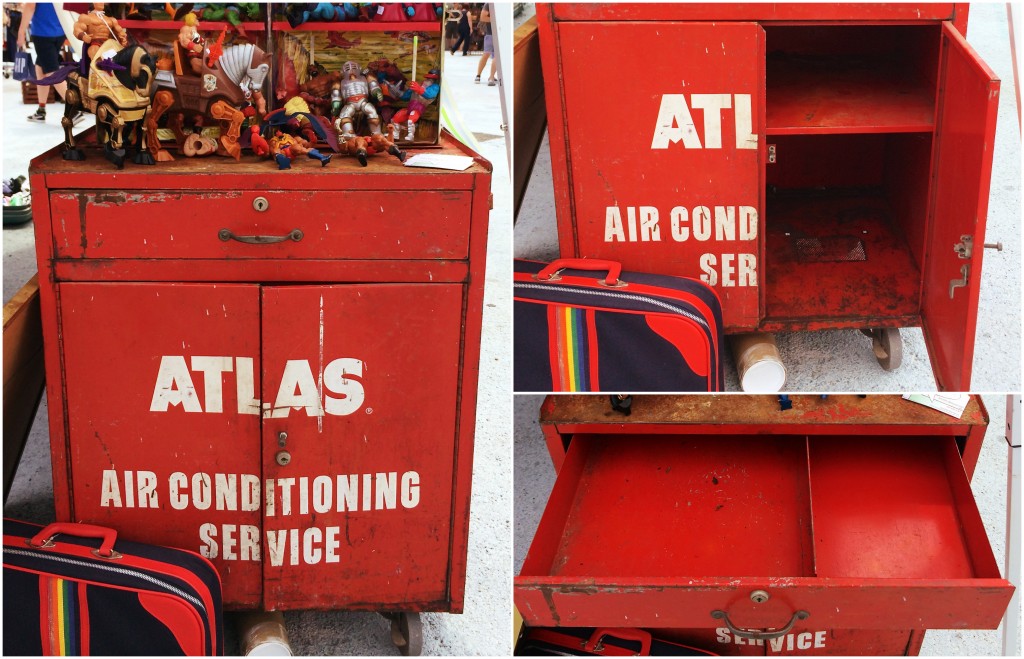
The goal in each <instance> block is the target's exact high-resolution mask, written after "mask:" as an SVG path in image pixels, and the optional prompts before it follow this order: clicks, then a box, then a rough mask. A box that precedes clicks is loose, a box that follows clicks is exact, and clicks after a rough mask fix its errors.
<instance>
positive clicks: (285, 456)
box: [274, 451, 292, 467]
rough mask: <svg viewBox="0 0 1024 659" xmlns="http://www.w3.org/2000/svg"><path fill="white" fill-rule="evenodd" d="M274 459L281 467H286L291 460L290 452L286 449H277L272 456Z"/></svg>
mask: <svg viewBox="0 0 1024 659" xmlns="http://www.w3.org/2000/svg"><path fill="white" fill-rule="evenodd" d="M274 460H276V461H277V464H279V465H281V466H282V467H287V466H288V463H289V462H291V461H292V454H291V453H289V452H288V451H278V452H277V455H275V456H274Z"/></svg>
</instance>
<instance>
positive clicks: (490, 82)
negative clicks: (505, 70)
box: [487, 78, 498, 87]
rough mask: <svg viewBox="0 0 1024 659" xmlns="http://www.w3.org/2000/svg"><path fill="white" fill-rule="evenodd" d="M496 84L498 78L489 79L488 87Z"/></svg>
mask: <svg viewBox="0 0 1024 659" xmlns="http://www.w3.org/2000/svg"><path fill="white" fill-rule="evenodd" d="M496 84H498V81H497V80H495V79H494V78H491V79H490V80H488V81H487V86H488V87H493V86H495V85H496Z"/></svg>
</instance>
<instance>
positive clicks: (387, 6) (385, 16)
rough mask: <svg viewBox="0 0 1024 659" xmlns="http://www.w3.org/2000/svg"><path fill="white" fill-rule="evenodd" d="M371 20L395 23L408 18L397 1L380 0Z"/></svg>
mask: <svg viewBox="0 0 1024 659" xmlns="http://www.w3.org/2000/svg"><path fill="white" fill-rule="evenodd" d="M373 20H374V21H377V22H380V23H396V22H401V21H405V20H408V18H407V17H406V14H405V9H404V6H403V5H402V4H401V3H399V2H382V3H380V4H379V5H377V11H375V12H373Z"/></svg>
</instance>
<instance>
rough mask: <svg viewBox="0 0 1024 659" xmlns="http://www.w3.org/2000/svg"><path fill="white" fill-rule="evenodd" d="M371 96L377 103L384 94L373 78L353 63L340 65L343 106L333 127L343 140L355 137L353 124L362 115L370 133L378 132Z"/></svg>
mask: <svg viewBox="0 0 1024 659" xmlns="http://www.w3.org/2000/svg"><path fill="white" fill-rule="evenodd" d="M370 96H372V97H373V99H374V100H376V101H377V102H378V103H379V102H381V101H382V100H384V92H382V91H381V89H380V85H379V84H377V80H376V79H374V78H373V77H370V78H367V77H366V74H365V72H363V71H362V70H360V68H359V65H358V64H356V63H355V62H345V63H344V64H342V65H341V100H342V101H343V102H344V105H343V106H342V108H341V111H340V113H339V114H338V118H337V120H336V121H335V123H334V125H335V127H337V129H338V132H340V133H341V136H342V137H343V138H346V139H347V138H350V137H354V136H355V130H354V129H353V124H354V123H355V121H356V119H357V118H358V116H359V115H360V114H361V115H364V116H365V117H366V123H367V124H369V126H370V133H371V134H377V133H379V132H380V115H378V114H377V108H375V107H374V106H373V103H371V102H370V99H369V98H368V97H370Z"/></svg>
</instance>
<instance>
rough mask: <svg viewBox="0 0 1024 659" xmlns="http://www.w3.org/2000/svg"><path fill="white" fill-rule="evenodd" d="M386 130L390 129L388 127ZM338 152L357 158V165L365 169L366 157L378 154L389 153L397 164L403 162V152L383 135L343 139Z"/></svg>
mask: <svg viewBox="0 0 1024 659" xmlns="http://www.w3.org/2000/svg"><path fill="white" fill-rule="evenodd" d="M388 128H389V129H390V128H391V127H390V126H388ZM340 150H341V152H342V153H345V154H347V155H350V156H355V157H356V158H358V159H359V164H360V165H362V166H363V167H366V164H367V162H366V157H367V156H368V155H373V154H374V153H378V152H380V153H384V152H387V153H390V154H391V155H393V156H395V157H396V158H398V161H399V162H405V151H402V150H401V149H399V148H398V147H397V146H395V143H394V142H392V141H391V140H389V139H388V138H387V136H386V135H385V134H384V133H374V134H373V135H370V136H369V137H363V136H361V135H352V136H351V137H345V138H343V139H342V141H341V145H340Z"/></svg>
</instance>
